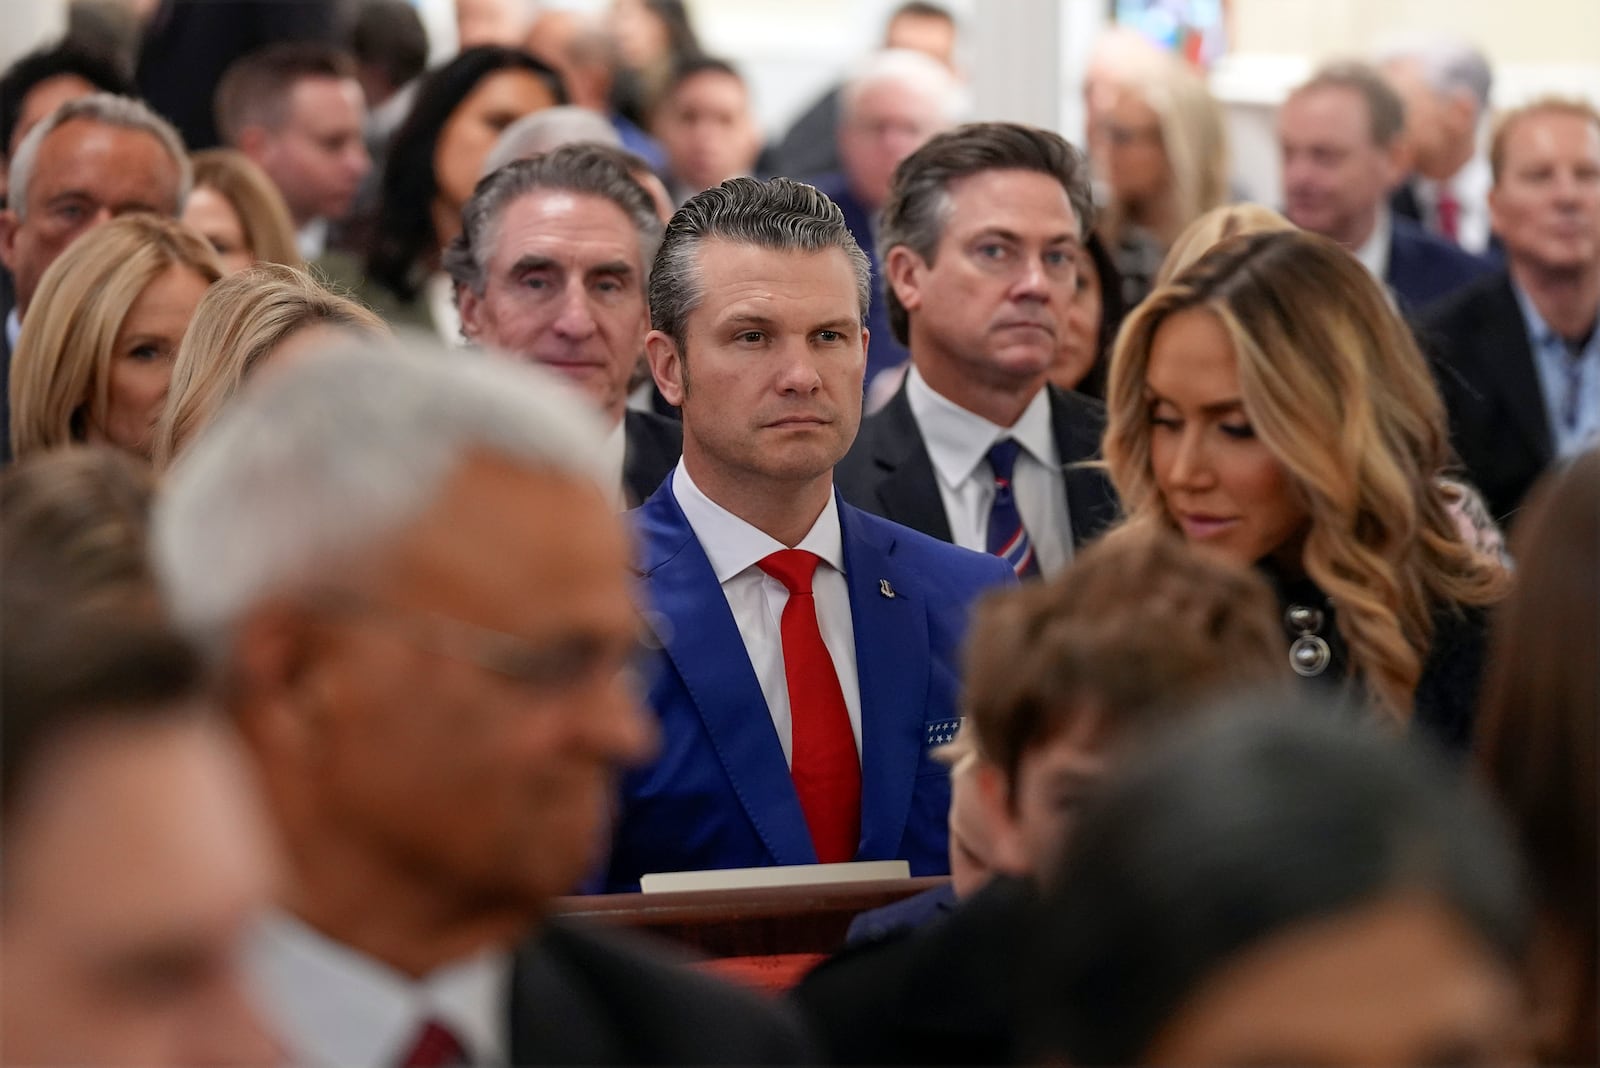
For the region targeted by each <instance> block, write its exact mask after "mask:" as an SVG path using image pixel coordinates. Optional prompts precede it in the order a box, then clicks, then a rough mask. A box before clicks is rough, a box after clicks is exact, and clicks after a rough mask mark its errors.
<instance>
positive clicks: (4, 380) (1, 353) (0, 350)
mask: <svg viewBox="0 0 1600 1068" xmlns="http://www.w3.org/2000/svg"><path fill="white" fill-rule="evenodd" d="M12 306H13V305H11V304H9V303H7V304H6V305H5V307H4V308H0V464H8V463H10V462H11V335H10V333H9V332H7V330H6V319H7V318H8V317H9V316H10V315H11V308H12Z"/></svg>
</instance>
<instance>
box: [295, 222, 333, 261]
mask: <svg viewBox="0 0 1600 1068" xmlns="http://www.w3.org/2000/svg"><path fill="white" fill-rule="evenodd" d="M294 243H295V247H296V248H297V249H298V250H299V252H300V258H301V259H303V260H305V261H306V262H307V263H312V262H314V261H316V260H319V259H321V258H322V253H323V252H324V251H326V249H327V247H328V220H327V219H312V220H311V221H310V222H308V223H306V224H305V225H304V226H302V227H301V228H300V229H299V230H297V231H295V235H294Z"/></svg>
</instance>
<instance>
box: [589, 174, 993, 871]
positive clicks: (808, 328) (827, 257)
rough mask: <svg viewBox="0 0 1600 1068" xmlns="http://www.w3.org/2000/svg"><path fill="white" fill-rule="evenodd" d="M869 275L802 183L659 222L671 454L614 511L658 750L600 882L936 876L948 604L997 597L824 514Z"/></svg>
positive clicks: (950, 656)
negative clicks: (652, 648) (896, 866)
mask: <svg viewBox="0 0 1600 1068" xmlns="http://www.w3.org/2000/svg"><path fill="white" fill-rule="evenodd" d="M868 284H869V275H868V267H867V261H866V257H865V256H864V255H863V254H862V252H861V250H860V248H859V247H858V246H857V245H856V242H855V239H854V238H853V237H851V235H850V231H849V229H848V228H847V227H846V226H845V224H844V217H843V216H842V215H841V214H840V212H839V209H838V207H837V206H835V205H834V204H833V203H832V202H830V201H829V200H828V199H827V198H826V197H824V196H823V195H822V194H821V193H819V192H817V191H816V190H815V189H813V188H812V187H810V186H806V185H801V184H800V183H797V182H791V181H788V180H787V179H781V178H778V179H773V180H772V181H770V182H758V181H756V180H754V179H750V178H738V179H734V180H732V181H728V182H724V183H723V184H722V185H721V186H718V187H717V188H715V189H710V190H707V191H705V192H703V193H701V194H699V195H697V196H695V197H693V198H691V199H690V200H689V202H688V203H687V204H685V205H684V206H683V207H682V208H679V209H678V212H677V214H676V215H674V216H673V220H672V223H671V225H670V226H669V227H668V230H667V235H666V237H665V238H664V240H663V243H662V246H661V250H660V251H659V252H658V253H657V255H656V260H655V265H654V267H653V269H652V272H651V278H650V315H651V322H652V324H653V325H654V327H655V329H654V330H652V331H651V332H650V334H649V336H648V337H647V338H646V341H645V345H646V351H647V354H648V356H649V359H650V366H651V370H652V371H653V372H654V374H655V379H656V384H657V386H659V387H660V389H661V392H662V394H663V395H664V396H665V397H666V399H667V400H668V401H670V402H671V403H673V404H678V405H681V407H682V409H683V459H682V460H681V461H680V463H679V464H678V467H677V468H676V470H674V471H673V473H672V475H671V477H669V478H668V480H667V481H666V483H665V484H663V485H662V487H661V489H659V490H658V491H656V493H655V495H654V496H653V497H651V498H650V500H648V501H646V502H645V504H644V505H643V507H641V508H640V509H638V511H636V512H634V513H633V516H634V519H635V521H636V528H637V534H638V539H639V546H640V549H639V571H640V573H641V575H642V576H643V584H644V588H645V590H646V591H647V592H648V594H649V597H650V601H651V606H652V607H653V608H654V609H655V610H656V611H657V612H658V613H659V614H660V616H661V617H662V619H663V620H664V624H665V625H664V626H663V628H662V630H663V633H664V636H665V639H666V640H665V648H664V649H663V651H662V653H661V655H660V656H659V657H658V658H657V659H656V662H655V664H654V665H653V667H654V674H653V677H652V681H651V686H650V691H649V703H650V706H651V708H652V709H653V710H654V711H655V714H656V716H657V719H658V721H659V723H660V727H661V732H660V733H661V738H662V750H661V753H660V755H659V756H658V757H657V759H656V760H655V761H654V762H653V763H652V764H650V765H649V766H648V767H644V768H640V769H638V770H636V771H634V772H632V773H630V774H629V775H628V776H627V777H626V778H625V779H624V785H623V803H622V810H621V818H620V822H619V825H618V827H617V829H616V833H615V837H614V842H613V850H612V855H611V862H610V866H609V870H608V872H607V875H606V885H607V887H608V888H609V889H613V890H623V889H628V888H632V887H634V886H637V884H638V882H639V878H640V876H641V875H645V874H649V873H653V872H672V871H690V870H699V869H708V868H738V867H761V866H769V865H795V864H814V863H817V862H819V861H820V862H824V863H826V862H839V861H851V860H889V859H903V860H905V861H907V862H908V863H909V864H910V867H911V871H912V873H913V874H918V875H923V874H938V873H944V872H946V871H948V870H949V859H948V854H947V848H946V843H947V833H946V813H947V811H948V809H949V806H950V786H949V779H948V775H947V772H946V769H945V768H944V766H943V765H942V764H940V763H939V762H938V761H936V760H935V759H934V758H933V756H932V750H933V749H934V748H935V747H937V746H938V745H940V744H942V743H943V742H946V741H948V740H949V738H950V736H951V735H952V734H953V732H954V728H955V726H956V725H957V723H958V722H959V718H958V717H959V713H958V712H957V711H956V683H957V677H956V668H955V660H956V655H957V650H958V647H959V644H960V641H961V635H962V633H963V631H964V629H965V625H966V614H967V609H968V607H969V605H970V604H971V602H972V601H973V599H974V598H976V597H977V596H978V595H979V594H980V593H982V592H983V591H984V590H986V589H988V588H990V587H992V586H995V585H998V584H1001V583H1003V582H1005V581H1007V580H1008V579H1009V577H1010V573H1009V571H1008V569H1007V568H1006V567H1004V566H1003V565H1001V564H1000V563H998V562H997V561H994V560H991V559H986V558H985V557H983V556H981V555H978V554H975V553H968V552H963V551H960V550H957V549H953V548H951V547H950V546H948V545H944V544H941V543H940V542H937V541H934V540H933V539H930V538H927V537H925V536H923V535H920V534H918V533H916V532H915V531H912V530H907V529H905V528H903V527H900V526H897V525H895V524H893V523H887V522H884V521H883V520H881V519H878V518H876V517H874V516H871V515H868V514H866V513H864V512H861V511H859V510H857V509H855V508H852V507H850V506H849V505H847V504H845V503H843V502H842V501H840V500H839V498H838V495H837V494H836V493H835V492H834V486H833V467H834V464H836V463H837V462H838V461H839V458H840V457H842V456H843V455H844V453H845V450H847V449H848V448H849V447H850V442H851V441H852V440H853V439H854V437H855V434H856V429H857V426H858V425H859V421H860V418H861V377H862V373H863V369H864V368H865V366H866V348H867V333H866V330H865V329H864V327H863V325H862V324H863V321H864V320H865V318H866V313H867V302H868V301H867V297H868Z"/></svg>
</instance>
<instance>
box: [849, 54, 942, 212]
mask: <svg viewBox="0 0 1600 1068" xmlns="http://www.w3.org/2000/svg"><path fill="white" fill-rule="evenodd" d="M965 111H966V93H965V92H964V91H963V90H962V88H961V83H960V82H958V81H956V79H955V77H954V76H953V75H952V74H951V73H950V71H949V70H948V69H947V68H945V67H943V66H941V65H939V64H938V63H937V62H935V61H933V60H931V59H929V58H928V57H927V56H925V55H923V54H921V53H919V52H912V51H908V50H904V49H900V50H896V51H890V52H880V53H878V54H877V55H875V56H873V57H872V58H871V59H869V60H867V62H866V64H864V65H863V66H862V68H861V69H860V70H859V71H858V72H857V73H856V75H855V76H854V77H852V78H851V79H850V80H849V81H847V82H845V84H844V88H843V89H842V90H841V91H840V94H839V160H840V162H841V163H842V164H843V165H844V173H845V178H846V179H847V180H848V182H849V184H850V189H851V191H852V192H853V193H855V195H856V196H857V197H859V198H860V199H861V201H862V203H864V204H865V205H867V207H869V208H871V209H873V210H877V209H878V208H880V207H882V206H883V202H884V201H885V200H887V199H888V197H889V181H890V179H891V178H892V177H893V176H894V169H895V167H897V166H899V164H900V161H901V160H903V159H905V158H906V157H907V156H909V155H910V154H911V153H912V152H913V151H915V150H916V149H917V148H919V147H921V145H922V144H923V143H924V142H926V141H927V140H928V138H930V137H932V136H933V135H934V134H936V133H938V132H939V131H941V130H947V129H949V128H950V127H951V126H954V125H955V124H956V123H957V122H959V121H960V120H961V117H962V115H963V113H964V112H965Z"/></svg>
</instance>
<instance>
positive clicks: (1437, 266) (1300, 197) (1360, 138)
mask: <svg viewBox="0 0 1600 1068" xmlns="http://www.w3.org/2000/svg"><path fill="white" fill-rule="evenodd" d="M1404 130H1405V106H1404V104H1402V102H1401V100H1400V97H1399V95H1398V94H1397V93H1396V92H1395V91H1394V89H1393V88H1392V87H1391V86H1390V85H1389V83H1388V82H1386V81H1385V80H1384V78H1383V76H1382V75H1381V74H1380V73H1379V72H1378V71H1377V69H1376V68H1374V67H1371V66H1368V65H1367V64H1364V63H1336V64H1332V65H1330V66H1327V67H1324V68H1322V69H1321V70H1320V71H1318V72H1317V73H1316V74H1315V75H1313V76H1312V78H1311V80H1310V81H1308V82H1306V83H1305V84H1304V85H1302V86H1300V87H1299V88H1297V89H1295V90H1294V92H1292V93H1290V94H1289V98H1288V99H1287V100H1285V101H1284V103H1283V109H1282V111H1281V112H1280V113H1279V116H1278V141H1279V144H1280V147H1281V149H1282V155H1283V200H1284V214H1285V215H1287V216H1288V217H1289V219H1290V220H1291V221H1292V222H1293V223H1294V224H1295V225H1296V226H1299V227H1300V228H1301V229H1304V230H1310V231H1311V232H1312V233H1316V234H1321V235H1323V236H1324V237H1330V238H1332V239H1333V240H1335V241H1337V242H1339V244H1341V245H1343V246H1344V247H1345V248H1347V249H1349V250H1350V252H1351V253H1352V254H1353V255H1354V256H1355V257H1356V258H1357V259H1359V260H1360V261H1361V262H1362V264H1363V265H1364V266H1365V267H1366V268H1367V270H1369V271H1371V272H1372V274H1373V275H1374V276H1375V277H1376V278H1378V279H1380V280H1381V281H1382V282H1383V283H1384V284H1385V285H1387V286H1388V287H1389V289H1390V290H1391V291H1392V292H1393V293H1394V295H1395V297H1396V298H1397V300H1398V301H1399V304H1400V306H1401V310H1402V311H1416V310H1419V309H1421V308H1423V307H1425V306H1427V305H1429V304H1432V303H1433V302H1435V301H1437V300H1440V299H1441V298H1443V297H1447V296H1449V295H1450V294H1451V293H1454V292H1456V291H1457V290H1459V289H1461V288H1463V287H1464V286H1467V285H1469V284H1471V283H1472V282H1473V281H1474V280H1475V279H1477V278H1480V277H1482V276H1483V275H1486V274H1488V273H1490V272H1491V271H1492V270H1493V269H1494V268H1493V265H1492V264H1490V263H1489V262H1488V261H1487V260H1484V259H1481V258H1480V257H1477V256H1473V255H1471V254H1469V253H1466V252H1463V251H1462V250H1461V249H1459V248H1457V247H1456V246H1455V245H1453V244H1451V243H1450V242H1448V241H1446V240H1444V239H1443V238H1440V237H1436V236H1434V235H1433V234H1430V233H1428V232H1427V231H1426V230H1424V229H1423V228H1422V227H1421V226H1419V225H1418V224H1417V223H1416V222H1414V221H1412V220H1411V219H1407V218H1403V217H1401V216H1398V215H1395V214H1393V213H1392V212H1391V211H1390V209H1389V203H1388V199H1389V192H1390V190H1391V189H1393V188H1394V186H1395V185H1396V184H1397V183H1398V182H1399V181H1400V180H1401V178H1402V176H1403V175H1404V173H1405V166H1404V164H1405V160H1404V155H1405V152H1404V148H1403V145H1402V140H1401V134H1402V133H1403V132H1404Z"/></svg>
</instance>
